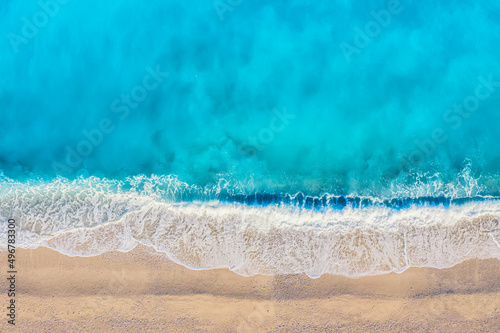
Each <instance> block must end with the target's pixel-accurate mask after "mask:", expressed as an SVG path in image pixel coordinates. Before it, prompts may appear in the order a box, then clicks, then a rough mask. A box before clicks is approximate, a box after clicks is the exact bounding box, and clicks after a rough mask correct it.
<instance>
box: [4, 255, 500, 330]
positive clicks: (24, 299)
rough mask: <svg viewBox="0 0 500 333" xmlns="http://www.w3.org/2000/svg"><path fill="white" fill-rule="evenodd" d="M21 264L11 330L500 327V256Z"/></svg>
mask: <svg viewBox="0 0 500 333" xmlns="http://www.w3.org/2000/svg"><path fill="white" fill-rule="evenodd" d="M0 260H2V262H6V260H7V257H6V252H5V251H3V252H1V253H0ZM17 265H18V274H17V276H18V280H17V290H18V296H17V297H16V299H17V300H16V301H17V302H18V304H19V307H18V322H17V323H18V325H16V328H15V329H12V327H7V329H9V331H19V332H21V331H23V332H31V331H30V329H33V332H35V331H37V332H40V330H42V331H43V332H46V331H47V332H48V331H50V330H52V331H68V330H69V331H71V330H76V329H77V327H84V328H83V331H92V330H93V329H97V328H98V327H101V329H100V330H97V331H106V332H108V331H109V332H114V331H120V330H124V329H129V330H133V331H134V330H136V329H138V328H137V327H142V328H141V329H143V331H146V332H150V331H151V332H152V331H158V330H160V331H167V332H170V331H171V332H190V331H193V330H195V329H199V330H200V331H201V332H235V331H236V332H238V331H241V332H245V331H248V332H266V331H267V332H294V331H297V332H299V331H300V332H308V331H314V330H315V329H316V330H319V331H321V330H325V331H335V330H343V331H356V330H365V331H373V330H378V331H418V330H421V329H422V328H425V327H427V329H428V330H430V331H433V330H447V331H457V332H459V331H464V330H469V331H470V330H483V331H486V332H489V331H492V332H493V331H499V330H500V319H499V318H500V279H499V278H498V277H499V276H500V260H498V259H485V260H479V259H471V260H467V261H465V262H462V263H460V264H458V265H455V266H453V267H451V268H445V269H435V268H415V267H410V268H408V269H407V270H405V271H404V272H402V273H394V272H393V273H388V274H384V275H375V276H366V277H359V278H348V277H344V276H337V275H331V274H323V275H321V276H320V277H318V278H314V279H312V278H309V277H308V276H307V275H305V274H287V275H276V276H267V275H255V276H250V277H244V276H241V275H238V274H236V273H234V272H231V271H229V270H228V269H222V268H219V269H210V270H191V269H188V268H186V267H184V266H182V265H179V264H176V263H174V262H172V261H171V260H169V259H168V258H167V257H166V255H165V254H163V253H159V252H156V251H154V250H153V249H152V248H150V247H147V246H144V245H138V246H136V247H135V248H134V249H132V250H130V251H128V252H120V251H113V252H106V253H103V254H101V255H98V256H93V257H78V256H76V257H70V256H66V255H64V254H61V253H59V252H57V251H55V250H52V249H49V248H46V247H39V248H37V249H34V250H30V249H18V250H17ZM5 287H6V284H2V285H1V286H0V288H1V296H0V302H1V303H0V304H7V303H6V302H7V301H8V299H7V293H6V291H7V290H6V288H5ZM44 318H45V319H46V320H44ZM6 324H7V323H6V320H5V319H4V320H2V322H1V323H0V328H1V330H2V331H4V328H3V327H5V325H6ZM137 325H139V326H137ZM36 329H38V330H36Z"/></svg>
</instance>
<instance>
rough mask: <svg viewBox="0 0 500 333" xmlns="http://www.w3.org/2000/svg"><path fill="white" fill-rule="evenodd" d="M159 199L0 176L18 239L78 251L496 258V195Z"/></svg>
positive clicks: (304, 261) (264, 263)
mask: <svg viewBox="0 0 500 333" xmlns="http://www.w3.org/2000/svg"><path fill="white" fill-rule="evenodd" d="M172 186H187V185H185V184H184V185H182V184H181V185H179V184H173V185H172ZM162 197H163V195H159V193H158V191H156V190H155V189H154V186H144V185H141V186H140V190H139V187H134V186H132V187H130V186H128V187H127V188H124V186H123V183H121V182H118V181H109V180H102V179H98V178H88V179H78V180H75V181H68V180H63V179H58V180H54V181H50V182H44V181H31V182H29V183H21V182H16V181H12V180H8V179H4V181H3V182H2V184H1V187H0V219H1V220H3V221H6V220H7V219H8V218H14V219H15V220H16V221H17V223H18V226H19V227H18V231H19V232H18V245H19V246H20V247H25V248H34V247H37V246H41V245H43V246H49V247H51V248H54V249H56V250H58V251H60V252H62V253H65V254H68V255H85V256H86V255H97V254H100V253H103V252H106V251H112V250H121V251H127V250H130V249H132V248H133V247H134V246H135V245H136V244H138V243H142V244H145V245H149V246H153V247H154V248H155V249H157V250H158V251H162V252H165V253H166V254H167V255H168V256H169V257H170V258H171V259H173V260H175V261H176V262H178V263H181V264H183V265H185V266H188V267H191V268H206V269H208V268H220V267H228V268H230V269H231V270H233V271H235V272H237V273H239V274H242V275H252V274H257V273H260V274H280V273H299V272H304V273H307V274H309V275H310V276H319V275H321V274H323V273H333V274H343V275H347V276H363V275H373V274H380V273H384V272H390V271H397V272H400V271H403V270H404V269H406V268H408V267H410V266H416V267H423V266H426V267H437V268H443V267H449V266H453V265H455V264H457V263H460V262H462V261H464V260H466V259H469V258H500V247H499V243H500V226H499V220H500V201H497V200H485V201H470V202H467V203H464V204H461V205H454V204H451V205H450V206H449V207H443V206H425V205H424V206H417V205H414V206H411V207H409V208H406V209H391V208H388V207H382V206H372V207H367V208H351V207H346V208H344V209H343V210H333V209H327V210H325V211H321V212H319V211H315V210H307V209H298V208H296V207H287V206H283V205H282V206H267V207H257V206H246V205H242V204H234V203H233V204H230V203H221V202H218V201H211V202H190V203H187V202H186V203H175V202H172V201H169V200H165V199H164V198H162ZM2 232H3V235H5V229H4V230H2Z"/></svg>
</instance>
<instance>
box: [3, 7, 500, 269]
mask: <svg viewBox="0 0 500 333" xmlns="http://www.w3.org/2000/svg"><path fill="white" fill-rule="evenodd" d="M1 4H2V6H1V8H0V31H1V32H2V36H3V38H1V39H0V59H1V61H0V74H1V75H0V105H1V107H0V170H1V176H0V199H1V201H0V217H1V218H2V220H5V221H6V220H7V219H8V218H12V217H13V218H15V219H16V220H17V221H19V227H20V230H21V237H20V241H21V245H22V246H25V247H35V246H38V245H45V246H51V247H53V248H56V249H58V250H60V251H61V252H64V253H68V254H75V255H91V254H98V253H102V252H103V251H109V250H114V249H120V250H128V249H130V248H131V247H133V246H134V245H135V244H136V243H138V242H141V243H144V244H147V245H151V246H154V247H155V248H156V249H158V250H160V251H165V252H166V253H167V254H168V255H169V256H170V257H171V258H172V259H174V260H176V261H178V262H180V263H183V264H185V265H187V266H190V267H197V268H200V267H203V268H213V267H230V268H231V269H233V270H235V271H237V272H238V273H241V274H254V273H271V274H272V273H283V272H306V273H308V274H310V275H312V276H317V275H320V274H322V273H325V272H332V273H339V274H345V275H360V274H361V275H363V274H365V275H366V274H375V273H380V272H387V271H391V270H395V271H401V270H403V269H405V268H407V267H409V266H412V265H413V266H432V267H446V266H450V265H453V264H456V263H458V262H460V261H463V260H465V259H467V258H470V257H478V258H489V257H497V258H500V250H499V246H498V242H499V241H500V231H499V228H498V225H499V223H498V217H500V203H499V202H498V197H499V196H500V145H499V143H500V140H499V134H498V133H499V130H500V125H499V124H500V112H499V111H500V66H499V64H500V61H499V56H498V50H499V47H498V40H499V37H500V4H499V3H498V2H495V1H483V2H479V3H478V2H474V1H448V2H446V3H435V2H432V1H403V0H401V1H370V2H367V1H327V2H325V1H295V0H293V1H280V0H277V1H245V0H242V1H239V0H232V1H229V0H226V1H224V0H221V1H214V2H211V1H190V2H185V3H179V2H174V1H159V0H154V1H148V2H140V1H136V0H126V1H106V2H102V1H95V0H89V1H85V2H82V1H77V0H64V1H63V0H60V1H56V0H42V1H40V2H38V1H31V0H30V1H11V0H3V1H1ZM2 232H3V231H2Z"/></svg>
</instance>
